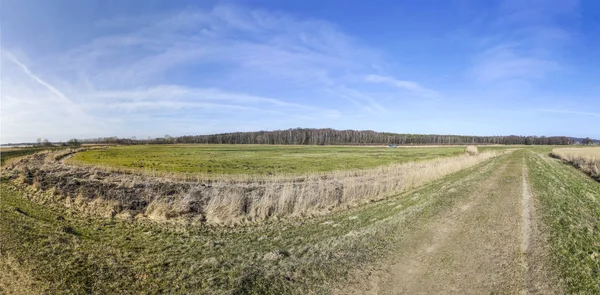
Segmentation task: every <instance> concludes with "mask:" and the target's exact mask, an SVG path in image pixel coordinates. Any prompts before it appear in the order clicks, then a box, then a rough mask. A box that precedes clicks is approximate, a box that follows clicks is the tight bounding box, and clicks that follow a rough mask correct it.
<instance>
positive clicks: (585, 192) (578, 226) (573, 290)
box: [527, 150, 600, 294]
mask: <svg viewBox="0 0 600 295" xmlns="http://www.w3.org/2000/svg"><path fill="white" fill-rule="evenodd" d="M548 152H549V151H547V150H544V151H543V153H541V154H539V155H536V154H533V153H530V154H529V157H528V158H527V163H528V167H529V179H530V183H531V186H532V187H533V190H534V193H535V198H536V199H537V201H538V202H539V205H540V208H541V210H538V213H537V214H538V215H540V216H541V219H542V222H543V224H544V225H545V226H546V233H545V235H546V236H547V238H548V243H549V245H550V251H551V257H552V260H553V261H552V263H553V264H554V267H555V269H557V270H558V271H559V274H560V276H561V277H562V278H563V280H564V285H565V287H566V290H565V291H566V293H568V294H600V183H598V182H596V181H594V180H592V179H591V178H590V177H588V176H587V175H585V174H583V173H582V172H581V171H578V170H577V169H575V168H574V167H571V166H570V165H567V164H565V163H562V162H561V161H560V160H556V159H552V158H549V157H548V156H547V154H548Z"/></svg>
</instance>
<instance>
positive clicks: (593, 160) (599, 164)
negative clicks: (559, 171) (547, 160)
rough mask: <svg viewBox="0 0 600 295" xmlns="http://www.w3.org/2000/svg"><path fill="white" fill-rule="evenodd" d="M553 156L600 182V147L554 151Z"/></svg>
mask: <svg viewBox="0 0 600 295" xmlns="http://www.w3.org/2000/svg"><path fill="white" fill-rule="evenodd" d="M552 156H553V157H556V158H559V159H563V160H565V161H567V162H569V163H570V164H571V165H573V166H575V167H577V168H579V169H580V170H582V171H584V172H585V173H587V174H589V175H590V176H592V178H594V179H596V180H598V181H600V147H590V148H560V149H553V150H552Z"/></svg>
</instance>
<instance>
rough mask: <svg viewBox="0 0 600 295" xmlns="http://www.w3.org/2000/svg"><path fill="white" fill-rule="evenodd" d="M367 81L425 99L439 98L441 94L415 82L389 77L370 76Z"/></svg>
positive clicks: (366, 78)
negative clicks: (386, 85)
mask: <svg viewBox="0 0 600 295" xmlns="http://www.w3.org/2000/svg"><path fill="white" fill-rule="evenodd" d="M365 81H367V82H372V83H383V84H388V85H391V86H394V87H397V88H400V89H403V90H407V91H410V92H412V93H414V94H417V95H419V96H423V97H437V96H439V93H438V92H436V91H434V90H431V89H429V88H426V87H424V86H422V85H421V84H419V83H417V82H413V81H405V80H398V79H394V78H392V77H388V76H380V75H373V74H371V75H368V76H366V77H365Z"/></svg>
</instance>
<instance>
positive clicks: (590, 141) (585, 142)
mask: <svg viewBox="0 0 600 295" xmlns="http://www.w3.org/2000/svg"><path fill="white" fill-rule="evenodd" d="M581 143H582V144H585V145H588V144H594V141H593V140H592V139H591V138H589V137H586V138H585V139H584V140H583V141H582V142H581Z"/></svg>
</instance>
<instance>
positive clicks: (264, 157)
mask: <svg viewBox="0 0 600 295" xmlns="http://www.w3.org/2000/svg"><path fill="white" fill-rule="evenodd" d="M464 149H465V148H464V147H431V148H429V147H425V148H387V147H346V146H344V147H339V146H265V145H138V146H119V147H111V148H108V149H96V150H90V151H86V152H83V153H78V154H76V155H75V156H74V157H73V158H71V159H69V161H71V162H74V163H83V164H91V165H99V166H109V167H115V168H126V169H141V170H152V171H160V172H184V173H202V174H215V175H221V174H258V175H269V174H274V175H280V174H302V173H311V172H327V171H334V170H348V169H365V168H373V167H377V166H381V165H388V164H396V163H404V162H412V161H419V160H427V159H432V158H437V157H450V156H456V155H459V154H461V153H462V152H464Z"/></svg>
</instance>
